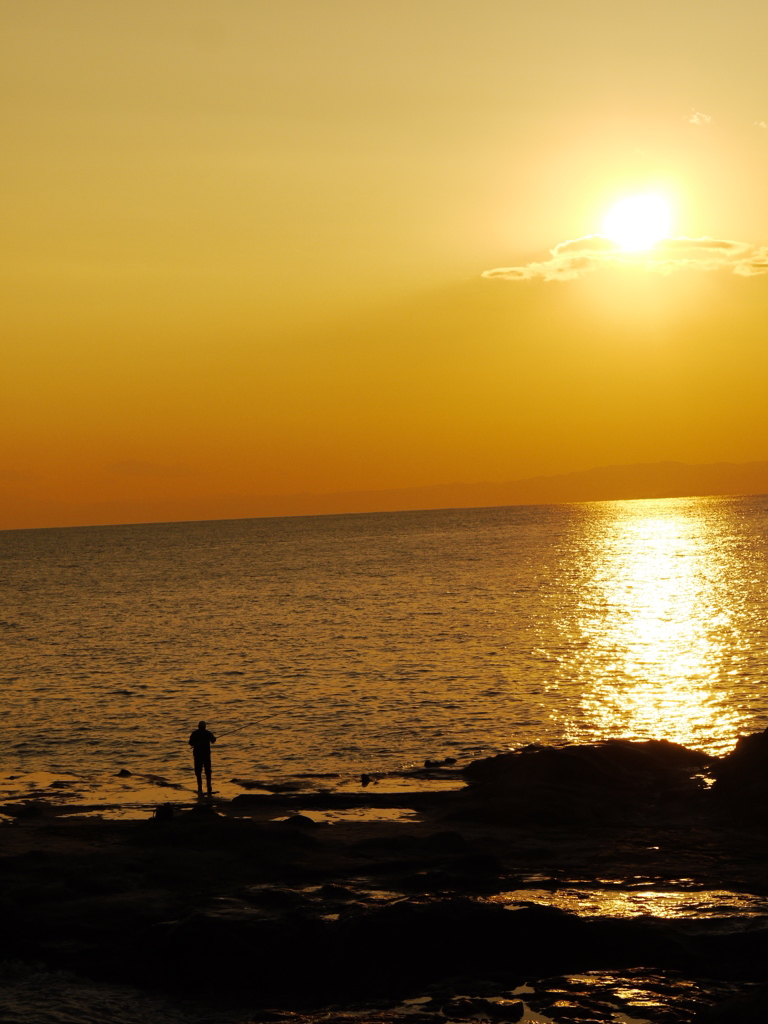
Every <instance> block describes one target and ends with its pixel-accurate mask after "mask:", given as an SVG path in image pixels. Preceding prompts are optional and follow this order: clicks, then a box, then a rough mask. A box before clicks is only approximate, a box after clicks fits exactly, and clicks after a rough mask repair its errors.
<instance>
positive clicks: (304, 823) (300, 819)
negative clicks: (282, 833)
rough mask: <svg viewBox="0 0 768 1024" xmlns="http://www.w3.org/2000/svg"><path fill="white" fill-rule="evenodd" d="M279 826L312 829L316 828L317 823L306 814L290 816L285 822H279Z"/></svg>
mask: <svg viewBox="0 0 768 1024" xmlns="http://www.w3.org/2000/svg"><path fill="white" fill-rule="evenodd" d="M280 824H281V825H282V826H283V827H284V828H285V827H288V828H300V829H310V830H311V829H313V828H317V827H318V823H317V822H316V821H315V820H314V818H310V817H309V815H307V814H292V815H291V816H290V818H286V819H285V821H281V822H280Z"/></svg>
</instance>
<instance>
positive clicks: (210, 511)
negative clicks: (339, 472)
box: [0, 462, 768, 529]
mask: <svg viewBox="0 0 768 1024" xmlns="http://www.w3.org/2000/svg"><path fill="white" fill-rule="evenodd" d="M728 494H768V462H744V463H732V462H718V463H713V464H711V465H698V466H697V465H693V466H692V465H688V464H686V463H683V462H651V463H643V464H640V465H635V466H602V467H600V468H599V469H587V470H583V471H581V472H578V473H561V474H559V475H557V476H533V477H528V478H526V479H524V480H510V481H507V482H505V483H479V484H437V485H434V486H431V487H407V488H401V489H398V490H388V491H340V492H337V493H333V494H289V495H267V496H264V495H249V494H241V495H232V496H216V497H197V498H192V497H186V498H168V499H166V500H136V501H125V500H123V501H114V502H89V503H87V504H86V503H83V504H71V505H70V504H64V503H63V502H62V503H59V502H53V501H51V502H43V501H34V500H29V501H26V502H25V501H21V500H17V501H15V502H14V501H12V500H11V499H9V498H6V500H4V501H0V529H17V528H23V527H25V526H36V527H41V526H43V527H45V526H79V525H99V524H110V523H151V522H155V523H156V522H178V521H192V520H205V519H251V518H258V517H262V516H311V515H328V514H340V513H349V512H400V511H407V510H417V509H435V508H482V507H488V506H495V505H551V504H562V503H565V502H578V501H616V500H621V499H633V498H682V497H688V496H698V495H728Z"/></svg>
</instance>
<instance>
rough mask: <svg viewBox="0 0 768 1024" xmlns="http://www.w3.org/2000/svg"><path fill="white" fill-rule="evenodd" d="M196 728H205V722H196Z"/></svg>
mask: <svg viewBox="0 0 768 1024" xmlns="http://www.w3.org/2000/svg"><path fill="white" fill-rule="evenodd" d="M197 728H198V729H204V728H205V722H198V723H197Z"/></svg>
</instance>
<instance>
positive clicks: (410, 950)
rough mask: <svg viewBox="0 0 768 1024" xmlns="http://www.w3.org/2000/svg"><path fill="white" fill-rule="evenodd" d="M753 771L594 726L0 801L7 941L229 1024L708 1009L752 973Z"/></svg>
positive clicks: (766, 920) (759, 968)
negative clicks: (393, 756)
mask: <svg viewBox="0 0 768 1024" xmlns="http://www.w3.org/2000/svg"><path fill="white" fill-rule="evenodd" d="M766 764H768V737H766V736H765V734H756V735H754V736H750V737H746V738H743V739H741V740H740V741H739V743H738V744H737V747H736V749H735V750H734V751H733V752H732V753H731V754H729V755H727V756H726V757H722V758H714V757H711V756H709V755H707V754H703V753H701V752H697V751H692V750H688V749H687V748H685V747H681V746H679V745H677V744H674V743H669V742H666V741H647V742H642V743H641V742H634V743H633V742H629V741H623V740H611V741H607V742H605V743H601V744H595V745H580V746H565V747H559V748H555V747H536V746H529V747H527V748H524V749H522V750H520V751H516V752H514V753H511V754H505V755H498V756H496V757H491V758H485V759H482V760H479V761H474V762H472V763H470V764H467V765H464V766H454V765H447V766H446V765H444V764H439V763H438V764H435V763H430V765H429V766H428V767H425V768H423V769H417V770H415V771H413V772H406V773H400V774H398V775H391V776H380V777H378V778H376V779H374V780H372V781H373V782H374V783H375V784H372V785H369V786H367V787H366V788H363V787H362V786H361V787H360V788H359V790H355V791H339V790H338V789H337V790H335V791H334V789H332V788H331V786H332V784H333V780H329V783H330V785H329V788H327V789H317V788H315V789H314V790H313V791H312V792H307V791H306V790H302V786H301V780H300V779H298V780H297V781H296V783H295V785H294V786H293V787H290V786H283V787H275V789H277V790H278V791H277V792H272V793H265V792H263V791H260V792H255V791H251V792H243V793H241V795H239V796H237V797H236V798H235V799H232V800H216V799H215V798H214V800H212V801H210V802H209V801H206V800H202V801H200V802H199V803H196V804H191V805H190V804H189V803H176V804H174V803H173V802H169V803H167V804H165V805H161V808H160V809H158V812H157V813H151V810H150V809H149V808H148V811H147V817H146V820H144V821H140V822H119V821H117V822H115V821H104V820H102V819H100V818H98V817H95V818H94V817H88V816H80V817H78V816H74V817H73V816H69V815H71V812H72V809H71V808H65V807H57V806H56V804H55V802H54V801H40V800H30V801H26V802H21V803H19V804H15V805H6V806H4V807H3V808H2V812H3V813H4V814H6V815H8V816H10V817H11V818H12V823H10V824H5V825H3V826H2V828H0V843H1V844H2V856H3V863H4V871H5V876H6V879H7V883H8V884H7V885H6V887H5V893H4V897H3V919H4V922H5V924H6V927H5V929H4V933H3V938H2V945H3V950H2V954H3V957H4V958H6V959H14V960H17V961H21V962H22V963H25V964H42V965H43V966H44V968H45V969H47V970H61V969H63V970H66V971H71V972H73V973H74V975H75V976H79V977H88V978H94V979H98V980H100V981H101V982H108V983H111V984H130V985H134V986H137V987H138V988H139V989H141V990H147V991H161V992H165V993H166V994H168V995H169V997H172V998H182V997H185V998H189V997H190V994H192V995H193V996H196V997H197V998H199V999H200V1000H202V1001H204V1002H205V1001H206V1000H208V1001H213V1002H214V1003H215V1002H217V1001H219V1000H222V999H223V1000H225V1001H229V1003H232V1002H233V1001H234V1003H236V1004H237V1005H238V1006H239V1007H242V1011H241V1012H242V1015H241V1017H240V1018H237V1019H242V1020H248V1019H253V1020H270V1019H275V1020H279V1019H291V1020H296V1019H297V1018H296V1016H295V1015H296V1014H302V1015H305V1016H307V1015H308V1016H309V1017H313V1015H314V1016H317V1015H318V1014H319V1013H320V1012H321V1011H322V1010H323V1008H324V1007H328V1006H329V1005H333V1006H334V1007H335V1010H334V1012H335V1013H336V1014H337V1016H338V1015H341V1017H342V1018H343V1017H344V1013H345V1012H351V1011H353V1010H355V1011H359V1010H360V1008H361V1007H365V1008H367V1013H368V1017H367V1018H364V1019H370V1020H374V1019H375V1020H384V1019H386V1020H397V1019H406V1020H409V1021H412V1022H414V1024H417V1022H423V1024H439V1022H440V1021H443V1020H446V1019H449V1020H450V1019H464V1018H466V1017H469V1016H476V1015H479V1016H481V1017H482V1016H485V1017H487V1018H489V1019H506V1020H515V1019H518V1018H519V1016H520V1013H522V1012H523V1008H522V1004H521V1002H520V1000H521V999H523V1000H524V1001H525V1003H526V1004H527V1005H528V1006H530V1007H532V1008H533V1009H535V1010H537V1011H538V1012H540V1013H543V1014H544V1015H545V1017H548V1018H549V1019H551V1020H554V1021H558V1020H566V1019H568V1020H572V1019H574V1014H576V1015H577V1016H578V1012H581V1014H582V1016H581V1017H579V1018H578V1019H582V1020H611V1019H613V1017H612V1014H615V1013H617V1012H619V1011H622V1012H625V1013H627V1014H629V1015H630V1016H631V1017H634V1018H640V1019H650V1020H676V1021H693V1020H705V1019H710V1017H708V1016H706V1014H707V1013H709V1010H708V1007H710V1006H711V1005H712V1004H715V1003H717V1002H719V1001H721V1000H723V999H725V998H730V997H734V998H735V997H739V998H741V999H744V998H746V996H747V995H748V996H749V998H750V999H751V1000H752V1001H753V1002H754V1001H755V1000H759V999H760V998H761V997H760V996H759V989H758V988H756V986H759V985H760V984H761V983H765V982H768V927H767V926H768V876H767V873H766V863H768V802H766V799H765V797H766V784H765V779H766V773H765V771H764V768H765V765H766ZM240 781H241V785H242V786H243V787H245V786H246V785H247V784H248V780H240ZM254 781H255V782H258V780H254ZM463 782H466V783H467V785H465V786H464V785H462V783H463ZM440 784H443V788H434V787H435V786H439V785H440ZM430 786H431V787H433V788H431V789H430V788H429V787H430ZM281 789H282V791H280V790H281ZM81 810H82V811H83V812H84V811H85V810H86V809H85V808H82V809H81ZM409 811H410V812H412V814H413V817H412V819H411V820H371V819H370V818H366V817H365V815H366V812H371V813H372V814H373V813H374V812H377V813H378V814H379V816H380V817H385V816H386V812H392V814H393V816H396V815H397V813H402V814H404V813H407V812H409ZM65 813H66V815H67V816H65ZM334 815H335V819H336V820H335V821H334V823H333V824H328V823H327V821H325V820H324V818H333V817H334ZM354 815H358V817H357V818H356V819H355V817H354ZM585 972H586V973H587V975H588V981H584V980H583V976H584V975H585ZM578 978H582V980H581V981H579V980H578ZM564 979H565V980H564ZM628 979H630V980H631V985H630V982H629V981H628ZM622 985H623V986H624V988H623V989H622ZM643 985H645V986H646V988H645V989H643ZM629 988H632V990H633V991H634V992H635V996H634V997H629V996H628V995H627V991H629ZM531 990H532V991H531ZM622 991H623V992H624V995H622ZM643 991H644V992H645V993H646V996H648V993H651V994H652V993H653V992H655V993H656V1003H657V1005H656V1006H655V1007H654V1006H653V1005H651V1004H652V1002H653V1000H650V1002H649V1001H648V1000H646V1003H647V1005H645V1004H643V1005H641V1003H642V999H641V997H640V996H638V995H637V992H643ZM755 992H758V994H757V995H756V994H755ZM632 998H635V999H636V1000H638V999H639V1000H640V1003H637V1004H633V1002H632ZM648 999H650V997H648ZM408 1000H411V1002H410V1003H409V1002H407V1001H408ZM462 1000H463V1002H462ZM598 1004H602V1008H601V1006H600V1005H598ZM611 1007H612V1008H611ZM267 1010H269V1013H268V1012H267ZM740 1012H741V1013H742V1016H741V1017H740V1018H739V1019H740V1020H742V1021H747V1020H748V1019H750V1018H749V1017H748V1016H747V1015H746V1014H748V1012H750V1011H748V1010H745V1009H743V1008H742V1010H741V1011H740ZM270 1014H271V1016H270ZM382 1015H383V1016H382ZM228 1019H229V1018H228ZM233 1019H235V1018H233ZM324 1019H327V1014H326V1017H325V1018H324ZM358 1019H359V1018H358ZM711 1019H712V1020H715V1019H719V1018H715V1017H712V1018H711ZM755 1019H757V1018H755Z"/></svg>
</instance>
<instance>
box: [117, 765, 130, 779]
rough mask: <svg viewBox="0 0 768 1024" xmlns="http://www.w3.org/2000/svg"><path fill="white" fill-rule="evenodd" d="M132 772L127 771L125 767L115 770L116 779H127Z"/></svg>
mask: <svg viewBox="0 0 768 1024" xmlns="http://www.w3.org/2000/svg"><path fill="white" fill-rule="evenodd" d="M132 774H133V772H129V771H128V769H127V768H121V769H120V771H119V772H117V778H118V779H129V778H130V777H131V775H132Z"/></svg>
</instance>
